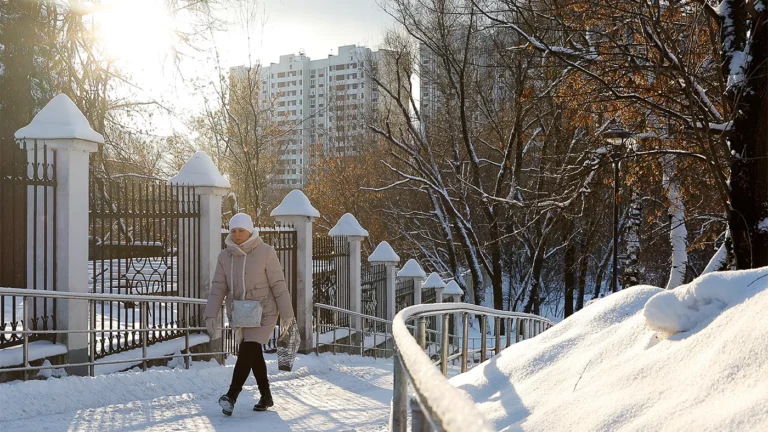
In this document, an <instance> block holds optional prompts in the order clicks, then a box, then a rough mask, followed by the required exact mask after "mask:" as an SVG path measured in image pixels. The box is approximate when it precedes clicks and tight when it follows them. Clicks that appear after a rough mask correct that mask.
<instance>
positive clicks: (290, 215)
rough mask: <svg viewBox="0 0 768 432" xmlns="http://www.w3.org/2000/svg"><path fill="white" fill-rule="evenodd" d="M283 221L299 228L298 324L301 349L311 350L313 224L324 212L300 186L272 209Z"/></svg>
mask: <svg viewBox="0 0 768 432" xmlns="http://www.w3.org/2000/svg"><path fill="white" fill-rule="evenodd" d="M270 215H271V216H273V217H274V218H275V219H277V220H278V221H280V222H286V223H292V224H293V226H294V228H295V229H296V242H297V247H298V251H297V262H296V266H297V272H296V310H295V311H294V314H295V315H296V324H297V325H298V327H299V334H300V335H301V344H300V345H299V352H300V353H302V354H308V353H310V352H312V350H314V347H313V345H314V342H315V338H313V337H312V330H313V329H312V309H313V307H314V305H313V304H312V294H313V291H312V224H313V222H314V220H315V219H316V218H318V217H320V212H318V211H317V209H316V208H314V207H312V204H311V203H310V202H309V199H307V197H306V195H304V193H303V192H302V191H300V190H298V189H294V190H292V191H291V192H290V193H288V195H286V196H285V198H283V201H282V202H281V203H280V205H279V206H277V208H275V209H274V210H272V212H271V213H270Z"/></svg>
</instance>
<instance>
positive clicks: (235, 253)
mask: <svg viewBox="0 0 768 432" xmlns="http://www.w3.org/2000/svg"><path fill="white" fill-rule="evenodd" d="M224 243H225V244H226V245H227V248H226V249H224V250H223V251H221V253H220V254H219V259H218V263H217V264H216V273H215V274H214V275H213V281H211V293H210V294H209V295H208V304H207V305H206V307H205V318H216V317H218V315H219V310H220V309H221V302H222V301H224V300H225V299H226V306H227V317H229V320H230V321H231V320H232V299H233V297H234V298H235V299H237V300H242V299H243V287H244V286H245V299H246V300H258V301H260V302H261V305H262V308H263V312H262V316H261V327H250V328H244V329H242V330H241V331H240V332H238V333H239V334H240V337H242V340H244V341H247V342H259V343H262V344H264V343H267V342H268V341H269V338H270V337H271V336H272V331H273V330H274V328H275V325H276V324H277V317H278V314H279V315H280V317H281V318H282V319H283V320H289V319H291V318H293V317H294V313H293V303H292V302H291V293H290V291H288V288H287V287H286V285H285V275H284V274H283V268H282V266H281V265H280V261H279V260H278V258H277V253H276V252H275V248H273V247H272V246H270V245H268V244H266V243H264V242H263V241H262V240H261V238H260V237H259V235H258V232H257V231H254V233H253V234H252V235H251V237H250V238H249V239H248V240H246V241H245V242H243V244H241V245H239V246H238V245H236V244H235V243H234V242H233V241H232V236H231V235H228V236H227V238H226V239H225V240H224Z"/></svg>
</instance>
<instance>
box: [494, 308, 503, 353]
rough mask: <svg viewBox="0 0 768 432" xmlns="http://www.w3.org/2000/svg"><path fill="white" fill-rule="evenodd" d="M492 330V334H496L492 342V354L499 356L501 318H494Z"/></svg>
mask: <svg viewBox="0 0 768 432" xmlns="http://www.w3.org/2000/svg"><path fill="white" fill-rule="evenodd" d="M493 330H494V333H496V340H495V341H494V344H495V346H494V347H493V354H494V355H499V351H500V350H501V318H499V317H496V318H494V320H493Z"/></svg>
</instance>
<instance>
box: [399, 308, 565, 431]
mask: <svg viewBox="0 0 768 432" xmlns="http://www.w3.org/2000/svg"><path fill="white" fill-rule="evenodd" d="M451 314H460V315H461V317H462V322H463V326H462V335H461V339H462V343H461V350H460V353H457V354H454V355H449V354H448V349H449V343H450V340H449V338H450V334H449V328H448V327H449V326H448V322H449V317H450V315H451ZM469 314H474V315H476V316H478V317H479V319H480V327H481V328H480V332H481V337H482V343H481V348H480V350H479V351H480V357H481V358H480V360H481V361H484V360H485V359H486V355H487V353H488V347H487V338H486V326H487V322H488V318H489V317H490V318H493V320H494V324H495V326H494V328H495V330H496V331H495V344H494V348H493V351H494V353H496V354H498V352H499V351H500V350H501V346H500V345H501V332H500V331H499V329H500V328H501V327H500V324H501V322H502V320H504V322H505V324H506V329H507V332H506V343H507V346H509V345H510V344H511V332H510V329H514V330H515V341H516V342H517V341H520V340H523V339H527V338H529V337H534V336H536V335H538V334H539V333H541V332H543V331H545V330H547V329H548V328H550V327H552V325H553V324H552V322H551V321H549V320H548V319H546V318H542V317H540V316H537V315H531V314H525V313H520V312H506V311H499V310H496V309H491V308H486V307H482V306H474V305H469V304H456V303H442V304H430V305H417V306H411V307H408V308H405V309H403V310H402V311H400V312H399V313H398V314H397V315H396V316H395V319H394V321H393V323H392V334H393V337H394V340H395V351H394V395H393V400H392V419H391V422H390V424H391V427H392V430H393V431H396V432H405V431H406V429H407V418H408V412H407V395H408V382H410V383H411V385H412V386H413V390H414V397H413V398H412V399H411V403H410V405H411V430H413V431H429V430H434V431H447V432H454V431H455V432H463V431H477V432H485V431H488V432H490V431H493V427H492V426H491V424H490V423H489V422H488V421H487V420H486V419H485V417H484V416H483V415H482V413H481V412H480V411H479V410H478V409H477V407H476V406H475V404H474V403H473V402H472V400H470V399H469V397H467V396H466V395H465V394H464V393H463V392H461V391H460V390H458V389H457V388H455V387H453V385H451V383H450V382H449V381H448V378H447V377H446V376H445V375H446V374H447V366H448V362H449V361H451V360H453V359H457V358H461V364H462V367H461V371H462V372H465V371H466V370H467V364H468V361H469V355H470V351H469V350H468V344H467V340H468V339H469V335H468V332H469V325H468V324H469ZM431 316H441V317H442V331H441V332H440V334H441V339H442V340H441V343H440V349H441V355H440V358H441V360H440V370H438V369H437V368H435V365H434V363H433V361H432V360H431V359H430V357H429V356H428V355H427V354H426V353H425V352H424V349H425V347H426V335H427V331H426V320H427V317H431ZM414 319H415V320H416V321H417V331H416V337H415V338H414V337H413V336H412V335H411V331H410V329H409V326H408V324H407V321H409V320H414Z"/></svg>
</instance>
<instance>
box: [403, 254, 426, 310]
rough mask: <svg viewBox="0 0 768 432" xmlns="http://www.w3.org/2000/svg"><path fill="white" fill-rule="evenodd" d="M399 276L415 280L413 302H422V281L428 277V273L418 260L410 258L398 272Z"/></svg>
mask: <svg viewBox="0 0 768 432" xmlns="http://www.w3.org/2000/svg"><path fill="white" fill-rule="evenodd" d="M397 277H399V278H403V279H411V280H413V304H414V305H418V304H421V283H422V281H423V280H424V279H425V278H426V277H427V274H426V273H425V272H424V269H422V268H421V266H420V265H419V263H418V261H416V260H415V259H413V258H411V259H409V260H408V261H407V262H406V263H405V265H403V268H401V269H400V271H399V272H397Z"/></svg>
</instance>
